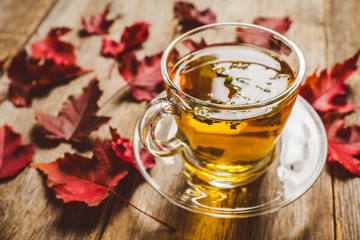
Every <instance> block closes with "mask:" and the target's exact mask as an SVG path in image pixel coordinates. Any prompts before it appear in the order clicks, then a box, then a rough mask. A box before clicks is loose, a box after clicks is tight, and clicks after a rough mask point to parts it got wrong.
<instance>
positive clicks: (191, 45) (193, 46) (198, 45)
mask: <svg viewBox="0 0 360 240" xmlns="http://www.w3.org/2000/svg"><path fill="white" fill-rule="evenodd" d="M182 44H184V46H185V47H187V48H188V49H189V50H190V51H195V50H199V49H202V48H204V47H206V46H207V43H206V42H205V39H204V38H201V40H200V41H199V42H196V41H194V40H192V39H186V40H184V41H182Z"/></svg>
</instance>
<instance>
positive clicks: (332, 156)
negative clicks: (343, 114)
mask: <svg viewBox="0 0 360 240" xmlns="http://www.w3.org/2000/svg"><path fill="white" fill-rule="evenodd" d="M344 124H345V121H344V120H343V119H337V120H335V121H334V122H333V123H332V124H331V125H330V127H329V128H328V131H327V134H328V161H330V162H338V163H340V164H341V165H342V166H343V167H344V168H345V169H347V170H349V171H350V172H352V173H353V174H356V175H358V176H360V160H359V158H358V157H359V155H360V126H356V125H351V126H349V127H347V128H344Z"/></svg>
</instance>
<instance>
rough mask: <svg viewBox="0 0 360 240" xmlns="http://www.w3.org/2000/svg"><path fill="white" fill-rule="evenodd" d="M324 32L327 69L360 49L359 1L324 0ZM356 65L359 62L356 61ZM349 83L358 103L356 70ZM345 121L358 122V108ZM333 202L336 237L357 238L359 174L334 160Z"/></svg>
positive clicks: (359, 82)
mask: <svg viewBox="0 0 360 240" xmlns="http://www.w3.org/2000/svg"><path fill="white" fill-rule="evenodd" d="M326 3H327V11H326V12H327V15H326V25H327V28H326V33H327V42H328V47H327V52H328V54H327V55H328V56H327V59H328V64H327V67H328V68H329V69H330V68H331V67H332V66H333V65H334V64H335V63H337V62H343V61H344V60H345V59H346V58H349V57H351V56H352V55H354V54H355V52H356V51H358V50H359V49H360V32H359V28H360V14H359V12H360V2H359V1H357V0H349V1H338V0H333V1H326ZM358 66H360V64H358ZM346 82H347V83H349V84H350V85H351V87H352V89H353V90H352V94H351V95H350V101H351V102H352V103H354V104H359V103H360V94H359V92H358V91H359V90H360V70H358V71H357V72H355V73H354V74H352V75H351V76H350V78H349V79H348V80H347V81H346ZM346 121H347V124H352V123H355V124H360V108H359V107H357V108H356V109H355V111H354V113H353V114H351V115H350V116H348V117H347V118H346ZM333 175H334V204H335V221H336V237H337V239H359V238H360V212H359V209H360V193H359V190H358V189H359V188H360V178H357V177H352V176H351V174H350V173H349V172H347V171H345V170H343V169H342V167H340V166H339V165H337V164H334V166H333Z"/></svg>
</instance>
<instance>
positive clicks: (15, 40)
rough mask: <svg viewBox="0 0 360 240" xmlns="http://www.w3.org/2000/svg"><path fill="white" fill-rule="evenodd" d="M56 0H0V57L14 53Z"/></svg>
mask: <svg viewBox="0 0 360 240" xmlns="http://www.w3.org/2000/svg"><path fill="white" fill-rule="evenodd" d="M55 2H56V0H39V1H33V0H22V1H21V0H20V1H19V0H15V1H14V0H2V1H0V11H1V14H0V29H1V31H0V49H1V52H0V59H3V58H4V57H6V56H11V55H13V54H15V53H16V52H17V51H18V50H19V48H20V47H22V46H23V45H24V44H25V42H26V40H27V39H28V38H29V37H30V36H31V34H33V33H34V31H35V30H36V28H37V27H38V25H39V23H40V22H41V21H42V19H43V18H44V17H45V16H46V14H47V13H49V12H50V10H51V8H52V6H53V5H54V3H55Z"/></svg>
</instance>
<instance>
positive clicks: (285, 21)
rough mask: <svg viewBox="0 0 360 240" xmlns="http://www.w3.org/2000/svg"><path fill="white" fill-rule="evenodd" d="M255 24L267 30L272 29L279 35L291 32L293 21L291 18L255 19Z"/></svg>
mask: <svg viewBox="0 0 360 240" xmlns="http://www.w3.org/2000/svg"><path fill="white" fill-rule="evenodd" d="M253 23H254V24H257V25H260V26H263V27H266V28H270V29H272V30H274V31H276V32H278V33H281V34H285V33H286V32H287V31H288V30H289V28H290V26H291V24H292V21H291V19H290V17H289V16H285V17H257V18H255V19H254V21H253Z"/></svg>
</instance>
